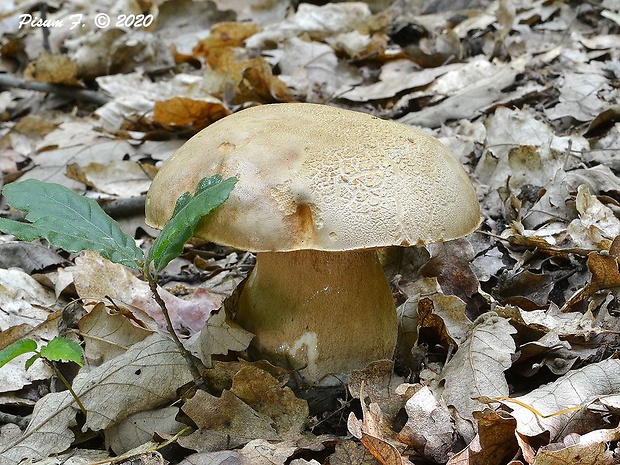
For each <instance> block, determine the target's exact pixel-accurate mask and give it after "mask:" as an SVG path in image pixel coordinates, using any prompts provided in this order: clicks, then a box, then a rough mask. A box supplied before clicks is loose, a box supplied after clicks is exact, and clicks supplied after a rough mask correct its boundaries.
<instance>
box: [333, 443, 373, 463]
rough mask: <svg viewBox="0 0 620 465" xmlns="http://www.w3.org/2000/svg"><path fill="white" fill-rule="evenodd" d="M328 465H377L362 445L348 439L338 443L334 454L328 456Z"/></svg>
mask: <svg viewBox="0 0 620 465" xmlns="http://www.w3.org/2000/svg"><path fill="white" fill-rule="evenodd" d="M329 463H330V465H378V464H379V463H381V462H379V461H378V460H377V459H376V458H375V456H374V455H372V454H371V453H370V452H369V451H368V449H366V448H365V447H364V446H363V445H362V444H359V443H357V442H354V441H352V440H349V439H344V440H340V441H338V443H337V444H336V450H335V452H334V453H333V454H332V455H330V456H329Z"/></svg>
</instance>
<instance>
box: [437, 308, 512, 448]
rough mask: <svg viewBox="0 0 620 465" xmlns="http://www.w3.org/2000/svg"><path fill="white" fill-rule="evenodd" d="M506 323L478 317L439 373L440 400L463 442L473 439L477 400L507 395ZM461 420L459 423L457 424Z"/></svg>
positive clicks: (489, 315)
mask: <svg viewBox="0 0 620 465" xmlns="http://www.w3.org/2000/svg"><path fill="white" fill-rule="evenodd" d="M515 332H516V329H515V328H514V327H512V326H511V325H510V324H509V323H508V320H506V319H504V318H500V317H498V316H497V315H496V314H494V313H487V314H484V315H482V316H480V317H479V318H478V319H477V320H476V321H475V322H474V327H473V329H472V331H471V333H470V335H469V337H468V339H467V340H466V341H465V342H463V343H462V344H461V345H460V346H459V348H458V350H457V351H456V353H455V354H454V357H452V359H451V360H450V361H449V362H448V363H446V365H445V366H444V369H443V371H442V380H443V383H444V389H443V392H442V394H441V395H442V396H443V399H444V400H445V402H446V404H447V405H448V407H453V408H454V409H455V411H456V412H455V420H457V428H458V432H459V433H460V434H461V436H463V437H464V438H465V439H466V440H467V441H471V440H472V439H473V437H474V422H473V412H475V411H479V410H483V409H484V406H483V404H481V403H480V402H479V401H477V400H475V399H476V398H477V397H481V396H488V397H502V396H505V395H506V394H507V393H508V383H507V382H506V378H505V376H504V371H505V370H507V369H508V368H510V364H511V357H512V355H513V354H514V352H515V342H514V340H513V339H512V337H511V335H512V334H514V333H515ZM459 419H462V421H459Z"/></svg>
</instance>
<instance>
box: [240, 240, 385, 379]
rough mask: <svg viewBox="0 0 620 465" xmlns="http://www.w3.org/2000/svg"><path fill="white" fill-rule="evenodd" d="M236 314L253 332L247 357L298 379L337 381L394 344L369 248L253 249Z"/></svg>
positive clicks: (380, 273) (382, 355) (382, 284)
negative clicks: (266, 362)
mask: <svg viewBox="0 0 620 465" xmlns="http://www.w3.org/2000/svg"><path fill="white" fill-rule="evenodd" d="M236 320H237V322H238V323H239V324H240V325H241V326H242V327H244V328H245V329H247V330H248V331H251V332H253V333H254V334H255V335H256V337H255V338H254V340H253V342H252V348H251V354H252V355H253V356H255V357H263V358H266V359H268V360H270V361H272V362H275V363H277V364H279V365H281V366H283V367H285V368H289V369H292V370H296V371H297V372H298V374H299V376H300V377H301V380H302V382H303V383H304V384H320V385H334V384H340V383H342V382H343V381H346V379H347V375H348V374H349V373H350V372H351V371H352V370H354V369H359V368H363V367H364V366H366V365H367V364H368V363H370V362H372V361H375V360H380V359H386V358H391V357H392V354H393V351H394V346H395V343H396V334H397V320H396V311H395V306H394V299H393V297H392V292H391V289H390V285H389V283H388V282H387V279H386V277H385V274H384V272H383V269H382V267H381V265H380V263H379V260H378V258H377V254H376V251H375V250H374V249H362V250H354V251H347V252H325V251H318V250H300V251H294V252H261V253H258V254H257V255H256V266H255V268H254V270H253V271H252V273H251V274H250V276H249V277H248V280H247V282H246V283H245V286H244V288H243V291H242V293H241V296H240V298H239V303H238V308H237V315H236ZM330 375H331V376H330Z"/></svg>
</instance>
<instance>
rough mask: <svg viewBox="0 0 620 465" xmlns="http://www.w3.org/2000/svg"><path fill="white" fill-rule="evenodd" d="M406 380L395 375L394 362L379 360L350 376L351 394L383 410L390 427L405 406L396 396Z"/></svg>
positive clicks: (354, 371) (353, 372)
mask: <svg viewBox="0 0 620 465" xmlns="http://www.w3.org/2000/svg"><path fill="white" fill-rule="evenodd" d="M404 381H405V380H404V378H403V377H401V376H398V375H397V374H395V373H394V362H392V361H391V360H378V361H376V362H372V363H370V364H368V366H366V367H365V368H364V369H363V370H353V371H352V372H351V374H350V375H349V392H350V393H351V395H352V396H353V397H355V398H360V395H361V394H362V393H363V395H364V398H366V399H368V400H369V401H370V402H371V403H375V404H377V405H378V406H379V407H380V408H381V412H382V414H383V415H384V416H385V417H386V418H385V421H387V424H388V425H391V424H392V421H394V419H395V418H396V414H397V413H398V412H399V410H400V409H401V408H402V406H403V401H402V399H401V398H400V397H399V396H398V395H396V394H395V392H396V388H397V387H398V386H400V385H401V384H402V383H403V382H404Z"/></svg>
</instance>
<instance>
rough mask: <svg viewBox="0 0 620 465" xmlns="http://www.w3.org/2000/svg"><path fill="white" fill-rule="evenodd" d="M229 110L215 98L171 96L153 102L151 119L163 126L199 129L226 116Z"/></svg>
mask: <svg viewBox="0 0 620 465" xmlns="http://www.w3.org/2000/svg"><path fill="white" fill-rule="evenodd" d="M229 114H230V111H229V110H228V109H227V108H226V107H225V106H224V104H223V103H222V102H220V101H219V100H217V99H208V98H207V97H203V98H201V99H193V98H188V97H172V98H171V99H168V100H165V101H157V102H155V107H154V108H153V120H154V121H155V122H156V123H159V124H161V125H162V126H164V127H169V128H178V127H179V126H187V127H191V128H192V130H196V131H198V130H200V129H203V128H205V127H207V126H208V125H209V124H211V123H214V122H215V121H217V120H218V119H221V118H223V117H225V116H228V115H229Z"/></svg>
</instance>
